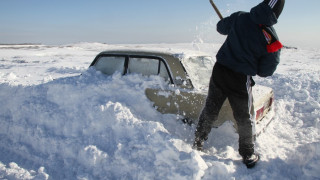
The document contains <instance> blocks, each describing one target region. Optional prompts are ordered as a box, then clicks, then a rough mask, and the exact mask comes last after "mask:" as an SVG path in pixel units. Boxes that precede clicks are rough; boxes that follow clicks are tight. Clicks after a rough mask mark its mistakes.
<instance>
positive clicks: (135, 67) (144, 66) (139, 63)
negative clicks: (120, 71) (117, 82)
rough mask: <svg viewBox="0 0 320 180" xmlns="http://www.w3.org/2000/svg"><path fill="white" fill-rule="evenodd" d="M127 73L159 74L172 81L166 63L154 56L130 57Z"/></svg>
mask: <svg viewBox="0 0 320 180" xmlns="http://www.w3.org/2000/svg"><path fill="white" fill-rule="evenodd" d="M127 73H138V74H142V75H146V76H149V75H159V76H161V77H163V78H164V79H165V80H168V81H170V75H169V72H168V69H167V68H166V65H165V63H164V62H163V61H162V60H160V59H157V58H152V57H151V58H150V57H130V59H129V64H128V69H127Z"/></svg>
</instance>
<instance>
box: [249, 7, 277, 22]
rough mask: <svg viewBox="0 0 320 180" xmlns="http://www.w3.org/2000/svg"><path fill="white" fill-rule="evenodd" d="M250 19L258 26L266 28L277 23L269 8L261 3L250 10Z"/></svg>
mask: <svg viewBox="0 0 320 180" xmlns="http://www.w3.org/2000/svg"><path fill="white" fill-rule="evenodd" d="M250 17H251V19H252V21H253V22H254V23H256V24H258V25H260V24H262V25H266V26H273V25H275V24H277V22H278V19H277V17H276V15H275V14H274V12H273V11H272V9H271V7H270V6H268V5H267V4H266V3H263V2H262V3H260V4H258V5H257V6H255V7H253V8H252V9H251V11H250Z"/></svg>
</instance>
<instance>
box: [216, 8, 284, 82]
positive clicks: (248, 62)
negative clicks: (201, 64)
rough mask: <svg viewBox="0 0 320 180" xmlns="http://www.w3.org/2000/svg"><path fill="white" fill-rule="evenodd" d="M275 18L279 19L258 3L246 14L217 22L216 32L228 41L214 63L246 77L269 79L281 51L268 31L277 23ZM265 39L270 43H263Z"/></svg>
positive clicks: (279, 45)
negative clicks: (267, 77) (225, 36)
mask: <svg viewBox="0 0 320 180" xmlns="http://www.w3.org/2000/svg"><path fill="white" fill-rule="evenodd" d="M279 5H281V3H279ZM280 13H281V12H280ZM277 17H279V15H276V14H275V13H274V12H273V11H272V9H271V8H270V6H269V5H268V4H267V3H266V2H262V3H260V4H259V5H257V6H256V7H254V8H252V9H251V11H250V13H246V12H237V13H234V14H232V15H231V16H230V17H227V18H225V19H223V20H221V21H220V22H219V23H218V25H217V30H218V32H219V33H221V34H223V35H228V37H227V39H226V41H225V43H224V44H223V46H222V47H221V49H220V50H219V52H218V54H217V56H216V57H217V62H219V63H220V64H222V65H224V66H226V67H228V68H230V69H232V70H234V71H236V72H241V73H243V74H246V75H250V76H255V75H257V74H258V75H259V76H262V77H265V76H270V75H272V74H273V72H274V71H275V69H276V66H277V65H278V64H279V55H280V48H281V47H282V45H281V44H280V42H279V40H278V36H277V34H276V31H275V30H274V28H273V27H272V26H273V25H274V24H276V23H277V22H278V21H277ZM264 31H265V32H266V33H267V34H265V33H264ZM266 36H268V38H273V39H272V40H271V41H270V40H267V39H266V38H267V37H266ZM272 47H273V48H272ZM269 49H272V52H269V51H270V50H269Z"/></svg>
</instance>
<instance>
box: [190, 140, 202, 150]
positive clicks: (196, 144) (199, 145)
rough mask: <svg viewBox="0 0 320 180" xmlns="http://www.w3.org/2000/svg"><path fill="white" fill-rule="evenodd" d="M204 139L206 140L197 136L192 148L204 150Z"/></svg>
mask: <svg viewBox="0 0 320 180" xmlns="http://www.w3.org/2000/svg"><path fill="white" fill-rule="evenodd" d="M204 141H205V140H203V139H200V138H195V140H194V143H193V146H192V148H193V149H195V150H198V151H202V150H203V144H204Z"/></svg>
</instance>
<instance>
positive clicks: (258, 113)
mask: <svg viewBox="0 0 320 180" xmlns="http://www.w3.org/2000/svg"><path fill="white" fill-rule="evenodd" d="M273 101H274V100H273V96H272V97H271V98H270V99H269V102H266V103H265V104H264V106H262V107H261V108H260V109H258V110H257V111H256V120H259V119H260V118H261V117H263V115H264V114H265V112H264V111H265V110H270V109H271V106H272V103H273Z"/></svg>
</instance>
